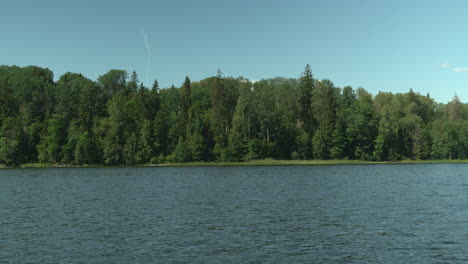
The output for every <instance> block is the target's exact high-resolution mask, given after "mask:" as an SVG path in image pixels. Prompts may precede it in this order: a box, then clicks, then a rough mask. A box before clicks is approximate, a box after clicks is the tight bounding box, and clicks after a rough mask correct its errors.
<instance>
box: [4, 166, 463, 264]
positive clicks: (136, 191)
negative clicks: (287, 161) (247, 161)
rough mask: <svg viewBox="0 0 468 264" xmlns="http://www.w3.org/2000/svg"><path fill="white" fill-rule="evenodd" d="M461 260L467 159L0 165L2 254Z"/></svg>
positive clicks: (29, 258) (162, 259) (53, 258)
mask: <svg viewBox="0 0 468 264" xmlns="http://www.w3.org/2000/svg"><path fill="white" fill-rule="evenodd" d="M463 261H468V165H462V164H458V165H457V164H441V165H350V166H347V165H340V166H262V167H179V168H84V169H2V170H0V263H352V262H355V263H366V262H367V263H458V262H463Z"/></svg>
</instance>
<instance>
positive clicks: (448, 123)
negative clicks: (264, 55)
mask: <svg viewBox="0 0 468 264" xmlns="http://www.w3.org/2000/svg"><path fill="white" fill-rule="evenodd" d="M467 153H468V105H467V104H464V103H462V102H461V101H460V99H459V98H458V97H457V96H455V97H454V98H453V100H452V101H451V102H449V103H448V104H441V103H439V104H437V103H435V102H434V100H433V99H431V98H430V97H429V96H422V95H420V94H418V93H415V92H414V91H412V90H410V91H409V92H408V93H397V94H393V93H388V92H380V93H379V94H377V95H376V96H375V97H373V96H372V95H371V94H370V93H368V92H367V91H366V90H365V89H363V88H358V89H356V90H354V89H353V88H351V87H344V88H342V89H341V88H338V87H335V86H334V85H333V83H332V82H330V81H328V80H322V81H319V80H314V79H313V76H312V71H311V67H310V66H309V65H307V66H306V68H305V70H304V72H303V73H302V75H301V77H300V78H299V79H287V78H280V77H278V78H273V79H264V80H260V81H256V82H251V81H249V80H247V79H245V78H243V77H239V78H233V77H225V76H221V73H220V72H218V75H217V76H213V77H210V78H207V79H204V80H201V81H199V82H191V81H190V79H189V78H188V77H186V78H185V81H184V83H183V85H182V86H181V87H180V88H176V87H174V86H172V87H170V88H165V89H160V88H159V84H158V82H157V81H155V82H154V84H153V86H152V87H151V89H148V88H147V87H145V86H144V85H143V84H141V83H140V81H139V80H138V75H137V73H136V72H133V73H132V74H131V76H130V78H128V75H127V72H126V71H122V70H111V71H109V72H107V73H106V74H104V75H102V76H100V77H99V78H98V80H97V81H92V80H90V79H88V78H86V77H84V76H83V75H81V74H76V73H65V74H64V75H62V76H60V78H59V79H58V81H57V82H54V80H53V73H52V72H51V71H50V70H48V69H44V68H39V67H35V66H30V67H24V68H21V67H16V66H13V67H8V66H0V163H1V164H7V165H11V166H13V165H19V164H23V163H35V162H38V161H39V162H42V163H57V164H60V163H62V164H96V163H105V164H109V165H111V164H128V165H133V164H146V163H163V162H189V161H233V162H234V161H250V160H259V159H265V158H273V159H291V158H293V159H312V158H314V159H351V160H357V159H359V160H376V161H387V160H401V159H414V160H424V159H465V158H467V156H468V155H467Z"/></svg>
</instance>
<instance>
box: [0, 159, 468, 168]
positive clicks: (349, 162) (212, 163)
mask: <svg viewBox="0 0 468 264" xmlns="http://www.w3.org/2000/svg"><path fill="white" fill-rule="evenodd" d="M449 163H468V160H400V161H363V160H274V159H264V160H252V161H244V162H215V161H209V162H205V161H196V162H182V163H161V164H140V165H135V166H126V165H117V166H106V165H103V164H93V165H71V164H49V163H27V164H22V165H20V166H17V167H16V168H96V167H184V166H274V165H278V166H279V165H368V164H449ZM3 168H11V167H7V166H5V165H3V164H0V169H3Z"/></svg>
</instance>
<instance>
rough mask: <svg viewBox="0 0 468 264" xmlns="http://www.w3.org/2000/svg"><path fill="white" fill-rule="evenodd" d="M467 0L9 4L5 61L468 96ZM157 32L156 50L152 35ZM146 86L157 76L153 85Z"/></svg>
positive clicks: (3, 18)
mask: <svg viewBox="0 0 468 264" xmlns="http://www.w3.org/2000/svg"><path fill="white" fill-rule="evenodd" d="M467 11H468V1H442V0H440V1H430V0H424V1H416V0H414V1H398V0H391V1H388V0H382V1H378V0H369V1H366V0H341V1H338V0H335V1H334V0H324V1H308V0H303V1H299V0H298V1H294V0H289V1H284V0H281V1H275V0H272V1H262V0H258V1H255V0H250V1H248V0H236V1H222V0H198V1H189V0H187V1H181V0H173V1H128V0H127V1H97V0H96V1H70V0H60V1H58V0H57V1H56V0H50V1H32V0H31V1H21V0H18V1H3V2H2V6H1V8H0V34H1V38H0V64H5V65H19V66H26V65H38V66H42V67H47V68H50V69H51V70H52V71H54V73H55V76H56V78H58V77H59V76H60V75H62V74H63V73H65V72H67V71H71V72H79V73H82V74H84V75H86V76H87V77H89V78H91V79H93V80H94V79H96V78H97V77H98V76H99V75H101V74H104V73H105V72H107V71H108V70H110V69H124V70H127V71H129V72H131V71H133V70H136V71H137V73H138V74H139V76H140V80H141V81H144V82H145V84H148V83H152V80H154V79H155V78H157V79H158V81H159V82H160V85H161V86H162V87H168V86H170V85H171V84H175V85H176V86H180V85H181V84H182V82H183V80H184V77H185V76H186V75H188V76H189V77H190V78H191V79H192V81H197V80H200V79H203V78H206V77H208V76H212V75H214V74H216V71H217V69H218V68H221V70H222V71H223V73H224V75H227V76H236V77H237V76H244V77H246V78H249V79H251V80H257V79H262V78H270V77H275V76H283V77H294V78H296V77H299V75H300V73H301V72H302V71H303V68H304V66H305V65H306V64H307V63H309V64H311V66H312V70H313V73H314V76H315V77H316V78H319V79H330V80H331V81H333V82H334V83H335V85H337V86H340V87H342V86H345V85H351V86H353V87H354V88H357V87H364V88H366V89H367V90H369V91H370V92H372V93H373V94H376V93H377V92H378V91H380V90H381V91H391V92H407V91H408V90H409V89H410V88H413V90H414V91H416V92H420V93H422V94H426V93H427V92H429V93H430V95H431V96H432V97H434V98H435V99H436V100H437V101H441V102H447V101H449V100H450V99H451V98H452V97H453V96H454V95H455V93H456V94H457V95H458V96H459V97H460V98H461V99H462V101H464V102H468V89H467V88H468V34H467V32H468V31H467V30H466V26H467V21H468V20H467ZM145 36H146V37H147V40H148V42H147V44H148V49H149V50H148V49H147V46H146V42H145ZM146 82H148V83H146Z"/></svg>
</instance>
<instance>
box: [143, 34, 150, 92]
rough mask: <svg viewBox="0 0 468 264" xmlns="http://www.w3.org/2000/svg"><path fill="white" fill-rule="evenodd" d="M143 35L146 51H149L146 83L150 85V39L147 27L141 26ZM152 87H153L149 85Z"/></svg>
mask: <svg viewBox="0 0 468 264" xmlns="http://www.w3.org/2000/svg"><path fill="white" fill-rule="evenodd" d="M141 35H142V36H143V39H144V41H145V48H146V53H147V55H148V56H147V59H146V78H145V79H146V85H147V86H149V83H148V74H149V68H150V67H151V48H150V44H149V40H148V34H146V32H145V29H143V28H141ZM149 88H151V87H149Z"/></svg>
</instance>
